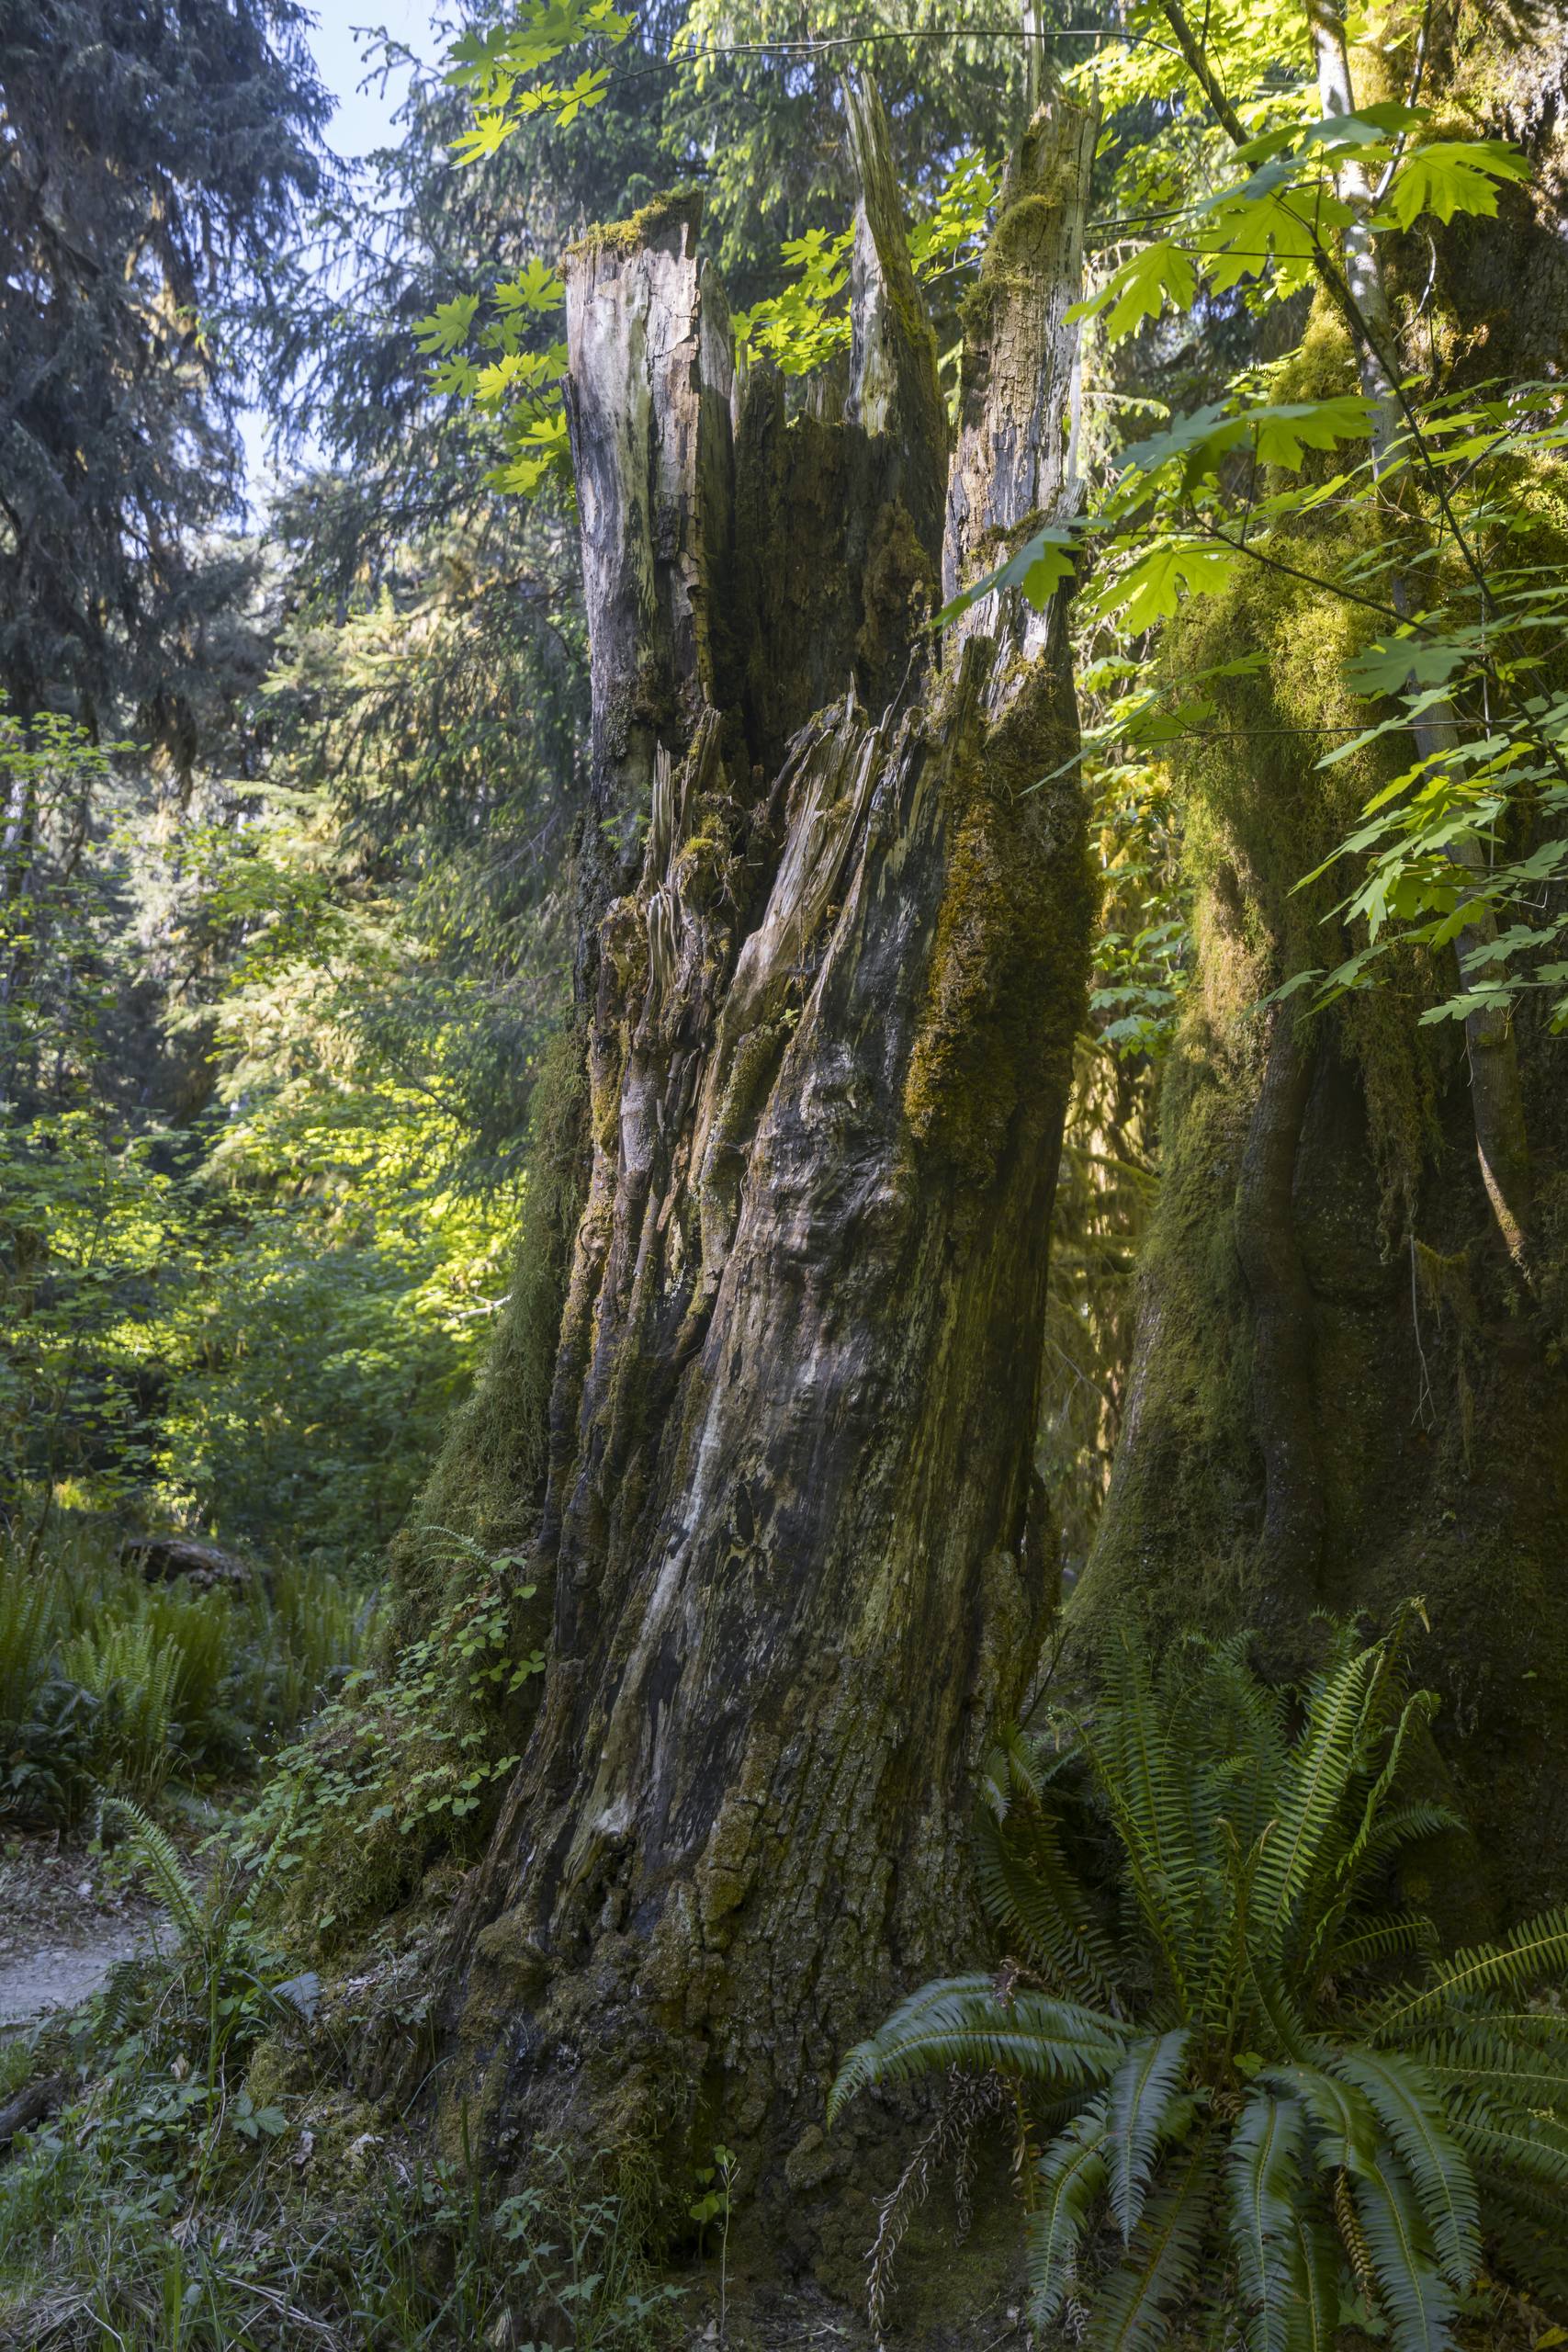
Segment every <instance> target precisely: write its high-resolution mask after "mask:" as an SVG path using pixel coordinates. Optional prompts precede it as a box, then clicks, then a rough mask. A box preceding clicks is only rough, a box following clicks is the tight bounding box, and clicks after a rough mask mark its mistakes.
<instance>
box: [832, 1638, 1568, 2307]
mask: <svg viewBox="0 0 1568 2352" xmlns="http://www.w3.org/2000/svg"><path fill="white" fill-rule="evenodd" d="M1417 1614H1418V1611H1417V1610H1416V1607H1414V1606H1413V1607H1412V1608H1411V1609H1410V1610H1407V1611H1405V1612H1404V1615H1403V1616H1402V1617H1401V1618H1400V1620H1399V1622H1398V1623H1397V1624H1396V1625H1395V1626H1394V1628H1393V1631H1392V1632H1391V1633H1390V1634H1388V1635H1387V1636H1386V1638H1384V1639H1382V1640H1380V1641H1374V1642H1367V1641H1365V1640H1364V1639H1363V1638H1362V1637H1361V1636H1360V1635H1359V1634H1358V1632H1357V1631H1356V1629H1355V1628H1354V1627H1344V1628H1339V1629H1337V1631H1336V1632H1335V1633H1334V1634H1333V1637H1332V1640H1331V1645H1330V1651H1329V1656H1328V1658H1327V1661H1326V1663H1325V1665H1324V1667H1323V1668H1322V1669H1321V1670H1320V1671H1319V1672H1318V1673H1317V1674H1315V1675H1314V1677H1313V1678H1312V1679H1311V1681H1310V1682H1309V1683H1308V1685H1307V1687H1306V1689H1305V1690H1304V1691H1303V1693H1302V1695H1301V1698H1300V1701H1299V1702H1296V1701H1293V1700H1292V1697H1291V1696H1290V1695H1288V1694H1286V1693H1284V1692H1281V1691H1277V1690H1273V1689H1270V1688H1269V1686H1268V1685H1267V1684H1266V1683H1265V1682H1264V1681H1263V1680H1262V1679H1260V1678H1259V1676H1258V1674H1257V1673H1256V1672H1255V1671H1254V1670H1253V1669H1252V1668H1251V1667H1250V1666H1249V1664H1248V1663H1247V1651H1246V1645H1245V1644H1244V1643H1243V1642H1231V1643H1229V1644H1226V1645H1210V1644H1206V1643H1201V1642H1198V1641H1191V1642H1189V1643H1186V1644H1182V1645H1177V1646H1176V1647H1175V1649H1174V1650H1173V1651H1172V1652H1171V1653H1169V1654H1168V1657H1167V1659H1166V1660H1165V1662H1164V1663H1163V1664H1162V1665H1161V1666H1160V1667H1159V1668H1157V1669H1156V1668H1154V1667H1152V1666H1151V1664H1150V1662H1149V1660H1148V1658H1147V1657H1146V1656H1145V1652H1144V1650H1143V1649H1142V1647H1141V1646H1140V1645H1139V1643H1138V1642H1137V1640H1136V1639H1134V1637H1133V1636H1131V1635H1130V1634H1123V1635H1122V1637H1120V1638H1119V1639H1118V1640H1117V1641H1115V1642H1113V1643H1112V1644H1111V1647H1110V1649H1109V1652H1108V1654H1107V1657H1106V1658H1105V1661H1104V1667H1103V1677H1102V1682H1101V1687H1100V1695H1099V1698H1098V1701H1097V1702H1096V1703H1095V1705H1094V1706H1093V1708H1092V1709H1091V1710H1090V1711H1089V1713H1088V1714H1087V1715H1086V1716H1085V1717H1084V1718H1083V1719H1082V1720H1079V1721H1076V1722H1075V1721H1064V1722H1063V1723H1062V1724H1060V1725H1059V1726H1058V1729H1059V1731H1060V1734H1061V1740H1060V1744H1059V1745H1058V1746H1056V1747H1055V1748H1051V1747H1035V1746H1032V1745H1031V1744H1030V1743H1029V1742H1027V1741H1025V1740H1023V1739H1021V1738H1019V1737H1016V1736H1015V1737H1014V1738H1013V1739H1011V1740H1010V1742H1009V1743H1008V1744H1007V1745H1006V1747H1004V1749H1003V1750H1002V1751H1001V1752H1000V1754H999V1755H998V1758H996V1760H995V1764H994V1768H993V1770H992V1773H991V1777H990V1785H989V1790H988V1795H989V1799H990V1804H989V1807H988V1810H987V1814H986V1815H985V1817H984V1826H983V1832H982V1849H981V1854H982V1883H983V1887H984V1892H985V1894H986V1897H987V1903H988V1905H989V1907H990V1909H991V1911H992V1913H993V1915H994V1917H996V1918H997V1920H998V1923H999V1924H1000V1925H1001V1927H1002V1928H1004V1929H1005V1931H1006V1932H1007V1934H1008V1936H1009V1938H1010V1942H1011V1944H1012V1947H1013V1950H1014V1951H1015V1952H1016V1954H1017V1955H1018V1957H1017V1958H1015V1959H1012V1960H1010V1961H1009V1962H1008V1963H1007V1964H1006V1966H1005V1967H1004V1968H1003V1970H1002V1972H1001V1973H1000V1974H999V1975H998V1976H986V1975H970V1976H962V1977H954V1978H950V1979H946V1980H944V1981H942V1982H940V1983H937V1984H932V1985H926V1986H925V1987H924V1988H923V1989H922V1990H921V1991H919V1992H918V1993H916V1994H915V1995H913V1996H912V1997H911V1998H910V1999H908V2001H906V2002H905V2003H904V2004H903V2005H902V2007H900V2008H898V2009H897V2010H896V2011H895V2012H894V2014H893V2016H892V2017H890V2018H888V2019H887V2021H886V2024H885V2025H883V2026H882V2027H881V2028H880V2029H879V2030H878V2031H877V2032H876V2033H874V2034H873V2035H872V2036H871V2038H870V2039H869V2040H868V2041H863V2042H862V2043H861V2044H860V2045H859V2046H858V2048H856V2049H854V2050H852V2052H850V2054H849V2056H848V2058H847V2059H846V2060H845V2062H844V2064H843V2067H842V2069H841V2071H840V2075H839V2078H838V2081H837V2083H836V2084H835V2085H834V2087H833V2093H832V2098H831V2101H830V2113H831V2114H833V2115H837V2114H838V2113H839V2111H840V2109H842V2107H843V2105H844V2103H845V2102H846V2100H848V2099H850V2098H852V2097H854V2096H855V2095H856V2094H857V2093H858V2092H860V2091H861V2090H863V2088H865V2087H866V2086H868V2085H870V2084H874V2083H886V2082H893V2081H897V2080H899V2079H902V2078H908V2077H910V2076H914V2075H925V2074H930V2073H932V2072H943V2073H945V2072H947V2071H948V2070H951V2069H957V2070H959V2071H960V2072H961V2073H966V2074H970V2075H974V2074H980V2075H991V2076H993V2077H996V2078H998V2079H999V2082H1000V2084H1001V2085H1002V2086H1003V2092H1004V2098H1010V2099H1011V2100H1012V2101H1013V2102H1015V2111H1016V2113H1017V2114H1018V2116H1019V2119H1020V2124H1021V2133H1020V2136H1021V2143H1022V2145H1023V2147H1024V2149H1025V2150H1026V2151H1027V2152H1028V2155H1027V2161H1026V2164H1025V2167H1024V2177H1025V2178H1026V2181H1027V2184H1028V2199H1027V2201H1028V2205H1029V2213H1028V2221H1027V2241H1028V2263H1029V2274H1030V2303H1031V2313H1032V2324H1033V2325H1034V2327H1035V2328H1036V2330H1037V2331H1041V2330H1043V2329H1045V2328H1047V2327H1049V2326H1051V2325H1052V2324H1053V2323H1055V2321H1057V2320H1058V2319H1059V2318H1060V2316H1061V2315H1062V2313H1063V2312H1064V2310H1065V2308H1066V2306H1067V2304H1068V2301H1069V2298H1071V2299H1072V2300H1073V2301H1074V2302H1075V2303H1076V2304H1077V2305H1078V2306H1079V2307H1081V2309H1082V2311H1083V2312H1086V2313H1087V2331H1088V2332H1087V2335H1086V2337H1085V2339H1084V2340H1085V2341H1086V2342H1087V2343H1088V2344H1089V2345H1090V2346H1093V2347H1097V2352H1098V2347H1101V2346H1103V2347H1105V2352H1143V2348H1144V2347H1147V2346H1154V2345H1156V2344H1157V2343H1159V2342H1161V2341H1162V2340H1164V2339H1165V2338H1166V2336H1167V2335H1168V2334H1169V2332H1170V2329H1171V2325H1172V2323H1173V2320H1174V2318H1175V2317H1176V2315H1177V2313H1178V2312H1179V2311H1180V2310H1183V2309H1185V2310H1188V2311H1190V2309H1191V2308H1192V2307H1193V2306H1194V2305H1196V2306H1199V2307H1201V2308H1203V2309H1205V2310H1207V2311H1209V2312H1224V2311H1225V2310H1227V2309H1229V2310H1236V2309H1239V2311H1240V2312H1241V2313H1242V2314H1243V2320H1242V2325H1243V2328H1244V2332H1245V2338H1246V2342H1247V2346H1248V2347H1249V2352H1330V2347H1331V2346H1333V2344H1334V2342H1335V2339H1336V2335H1337V2329H1338V2327H1339V2325H1340V2324H1341V2313H1342V2308H1343V2309H1344V2310H1346V2311H1347V2312H1348V2310H1349V2309H1350V2307H1351V2305H1352V2304H1353V2303H1354V2302H1355V2301H1357V2299H1359V2305H1360V2307H1361V2308H1362V2310H1363V2311H1364V2312H1365V2313H1367V2314H1369V2315H1371V2316H1373V2317H1375V2319H1376V2321H1377V2323H1378V2324H1379V2326H1380V2327H1381V2328H1383V2329H1386V2331H1387V2334H1388V2336H1389V2339H1390V2341H1391V2343H1392V2345H1393V2347H1394V2352H1443V2347H1445V2346H1449V2345H1451V2343H1452V2342H1453V2320H1454V2316H1455V2312H1456V2308H1457V2306H1458V2304H1459V2301H1460V2300H1461V2298H1462V2297H1464V2296H1466V2295H1467V2294H1469V2293H1470V2292H1472V2290H1473V2289H1474V2287H1475V2283H1476V2280H1477V2278H1478V2276H1479V2273H1480V2269H1481V2263H1482V2255H1483V2246H1484V2247H1486V2249H1487V2253H1488V2261H1489V2265H1490V2267H1491V2268H1492V2269H1493V2270H1494V2271H1495V2272H1496V2273H1498V2274H1500V2275H1502V2276H1505V2277H1506V2278H1511V2279H1512V2280H1513V2281H1514V2282H1515V2283H1516V2284H1517V2285H1518V2286H1521V2287H1524V2288H1526V2289H1528V2290H1530V2291H1532V2292H1534V2293H1537V2294H1540V2295H1544V2296H1548V2297H1562V2296H1563V2295H1564V2294H1568V2258H1565V2253H1564V2249H1565V2247H1568V2018H1565V2017H1564V2016H1563V2013H1562V2007H1561V2006H1560V2003H1559V2000H1558V1998H1557V1994H1556V1990H1555V1988H1557V1987H1559V1986H1560V1985H1561V1984H1562V1977H1563V1973H1564V1969H1565V1967H1568V1911H1561V1912H1556V1913H1553V1914H1551V1915H1550V1916H1547V1917H1542V1918H1539V1919H1535V1920H1532V1921H1530V1922H1529V1923H1528V1924H1527V1925H1526V1926H1524V1927H1521V1928H1517V1929H1515V1931H1514V1932H1513V1933H1512V1934H1511V1935H1510V1936H1508V1937H1507V1938H1506V1939H1504V1940H1503V1941H1501V1942H1499V1943H1495V1944H1492V1945H1487V1946H1485V1947H1483V1948H1481V1949H1478V1950H1475V1951H1461V1952H1459V1953H1458V1954H1457V1955H1455V1956H1453V1957H1452V1958H1442V1959H1440V1958H1438V1957H1436V1956H1435V1953H1436V1949H1437V1937H1436V1931H1435V1929H1434V1927H1433V1925H1432V1922H1431V1920H1430V1919H1429V1918H1428V1917H1426V1916H1425V1915H1424V1914H1423V1913H1422V1912H1421V1911H1420V1910H1419V1909H1418V1908H1417V1907H1416V1906H1415V1905H1414V1904H1413V1903H1411V1902H1409V1901H1408V1900H1406V1901H1404V1902H1401V1901H1400V1900H1399V1898H1398V1896H1397V1894H1396V1893H1395V1892H1394V1891H1393V1881H1394V1877H1395V1873H1396V1871H1397V1865H1398V1860H1399V1857H1400V1856H1401V1855H1402V1854H1403V1853H1404V1852H1405V1850H1406V1849H1408V1848H1410V1847H1411V1846H1412V1845H1414V1844H1416V1843H1417V1842H1418V1841H1420V1840H1423V1839H1426V1838H1431V1837H1433V1836H1435V1835H1438V1834H1439V1833H1442V1832H1445V1831H1449V1830H1451V1829H1453V1828H1456V1827H1457V1826H1459V1825H1458V1824H1457V1822H1456V1821H1455V1819H1454V1817H1453V1816H1452V1815H1450V1814H1449V1813H1447V1812H1445V1811H1444V1810H1442V1809H1441V1808H1439V1807H1438V1806H1435V1805H1433V1804H1428V1803H1426V1802H1423V1801H1422V1800H1421V1799H1419V1798H1418V1797H1415V1796H1412V1795H1410V1794H1409V1793H1407V1791H1406V1787H1405V1783H1406V1781H1407V1777H1408V1768H1409V1766H1410V1763H1411V1760H1412V1757H1413V1752H1414V1750H1415V1748H1416V1743H1417V1741H1418V1739H1419V1737H1420V1736H1421V1735H1422V1734H1423V1733H1424V1732H1425V1730H1426V1728H1427V1725H1428V1724H1429V1723H1430V1721H1431V1719H1432V1716H1433V1715H1434V1713H1436V1710H1437V1701H1436V1699H1435V1698H1434V1697H1433V1696H1432V1694H1431V1693H1430V1692H1427V1691H1415V1692H1414V1693H1412V1692H1409V1691H1407V1690H1406V1688H1405V1685H1404V1676H1403V1661H1404V1649H1405V1645H1406V1641H1407V1637H1408V1634H1409V1632H1410V1627H1411V1624H1412V1623H1413V1622H1414V1620H1415V1618H1416V1615H1417ZM1096 1837H1098V1838H1101V1839H1104V1840H1108V1841H1109V1845H1110V1849H1111V1852H1112V1854H1113V1856H1114V1870H1113V1876H1114V1879H1115V1901H1114V1905H1111V1904H1108V1903H1106V1902H1103V1901H1101V1900H1100V1897H1099V1896H1098V1895H1097V1894H1096V1892H1095V1891H1094V1888H1093V1886H1092V1884H1091V1883H1089V1882H1088V1881H1087V1880H1086V1877H1085V1875H1084V1873H1083V1872H1082V1871H1081V1870H1080V1868H1078V1867H1076V1866H1075V1860H1074V1846H1075V1839H1076V1840H1077V1843H1078V1844H1079V1845H1080V1846H1081V1845H1082V1844H1083V1843H1084V1842H1085V1841H1086V1840H1089V1839H1092V1838H1096ZM1543 1984H1544V1985H1550V1986H1551V1987H1553V1988H1554V1989H1553V1991H1552V1993H1551V1996H1550V1997H1548V1998H1543V1999H1540V2000H1532V1998H1531V1992H1532V1988H1534V1987H1538V1986H1540V1985H1543ZM1041 2140H1043V2153H1040V2154H1034V2153H1033V2152H1034V2149H1035V2147H1036V2146H1037V2144H1038V2143H1039V2142H1040V2141H1041ZM906 2202H907V2198H906ZM890 2210H891V2200H890ZM885 2224H886V2217H885ZM882 2283H883V2282H882V2280H881V2278H880V2277H878V2276H877V2275H876V2274H875V2273H874V2284H875V2285H876V2286H877V2288H878V2290H879V2291H880V2288H881V2285H882Z"/></svg>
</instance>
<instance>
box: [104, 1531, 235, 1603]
mask: <svg viewBox="0 0 1568 2352" xmlns="http://www.w3.org/2000/svg"><path fill="white" fill-rule="evenodd" d="M119 1550H120V1557H121V1559H122V1560H124V1561H126V1562H127V1564H128V1565H129V1566H132V1567H134V1568H136V1569H137V1570H138V1571H139V1572H140V1574H141V1577H143V1578H144V1580H145V1581H146V1582H147V1583H148V1584H167V1583H170V1582H171V1581H172V1580H173V1579H174V1578H175V1577H185V1578H186V1581H187V1582H188V1583H190V1584H192V1585H194V1586H195V1587H196V1588H197V1590H198V1591H202V1592H208V1591H210V1590H211V1589H213V1588H214V1587H215V1586H221V1587H222V1588H223V1589H225V1590H227V1591H230V1592H236V1593H238V1592H248V1591H249V1590H250V1589H251V1587H252V1586H253V1585H254V1584H255V1583H256V1582H257V1581H258V1574H257V1571H256V1570H255V1569H254V1568H253V1567H252V1566H251V1565H250V1563H249V1562H248V1561H246V1560H243V1559H241V1557H240V1556H239V1555H238V1553H236V1552H226V1551H224V1549H223V1547H222V1545H221V1544H208V1543H205V1542H203V1541H202V1540H201V1538H200V1537H198V1536H195V1535H175V1534H159V1535H132V1536H128V1537H127V1539H126V1541H125V1542H124V1543H123V1544H121V1545H120V1547H119Z"/></svg>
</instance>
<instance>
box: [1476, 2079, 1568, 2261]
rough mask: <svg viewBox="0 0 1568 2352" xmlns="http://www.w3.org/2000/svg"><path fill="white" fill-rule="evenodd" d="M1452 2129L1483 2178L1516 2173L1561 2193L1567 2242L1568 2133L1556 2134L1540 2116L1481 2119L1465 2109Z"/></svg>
mask: <svg viewBox="0 0 1568 2352" xmlns="http://www.w3.org/2000/svg"><path fill="white" fill-rule="evenodd" d="M1450 2128H1451V2130H1452V2131H1453V2135H1454V2138H1455V2139H1456V2140H1457V2141H1458V2142H1459V2143H1460V2146H1461V2148H1463V2150H1464V2151H1465V2153H1466V2154H1467V2155H1469V2156H1472V2157H1473V2158H1474V2159H1475V2161H1476V2162H1477V2163H1478V2164H1480V2165H1483V2167H1484V2171H1483V2177H1484V2178H1486V2179H1488V2180H1490V2179H1492V2178H1494V2177H1495V2175H1496V2173H1497V2172H1498V2171H1507V2172H1516V2173H1517V2174H1518V2175H1519V2176H1520V2177H1521V2178H1523V2179H1525V2180H1532V2181H1534V2182H1536V2183H1537V2184H1538V2185H1539V2186H1540V2188H1548V2189H1554V2190H1557V2191H1559V2192H1561V2194H1562V2200H1563V2202H1562V2229H1563V2234H1564V2237H1565V2238H1568V2133H1565V2132H1563V2131H1552V2130H1551V2126H1550V2125H1549V2124H1546V2123H1544V2122H1543V2121H1542V2120H1540V2118H1539V2117H1537V2116H1533V2115H1494V2114H1487V2115H1486V2116H1484V2117H1481V2116H1478V2115H1475V2114H1474V2113H1471V2112H1467V2111H1466V2109H1465V2108H1464V2107H1462V2106H1461V2108H1460V2109H1459V2111H1458V2112H1457V2113H1456V2115H1455V2116H1454V2118H1453V2121H1452V2124H1451V2126H1450Z"/></svg>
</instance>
